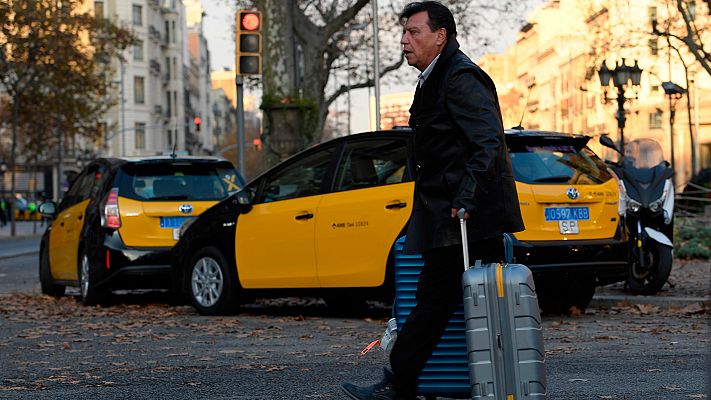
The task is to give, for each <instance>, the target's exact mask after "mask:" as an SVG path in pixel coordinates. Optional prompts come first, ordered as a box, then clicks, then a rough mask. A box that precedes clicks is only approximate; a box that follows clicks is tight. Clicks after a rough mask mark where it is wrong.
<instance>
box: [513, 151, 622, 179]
mask: <svg viewBox="0 0 711 400" xmlns="http://www.w3.org/2000/svg"><path fill="white" fill-rule="evenodd" d="M509 155H510V157H511V165H512V167H513V171H514V178H515V179H516V180H517V181H518V182H522V183H527V184H535V185H544V184H556V183H557V184H570V185H576V184H577V185H597V184H600V183H603V182H606V181H607V180H609V179H610V178H612V176H611V175H610V173H609V172H608V171H607V168H606V167H605V164H604V163H603V162H602V160H600V158H598V156H597V155H595V153H594V152H593V151H592V150H590V149H589V148H588V147H587V146H584V145H583V146H581V145H580V142H574V141H570V142H566V141H561V140H557V141H545V140H535V141H533V140H532V141H531V142H526V141H524V140H517V141H515V142H513V143H509Z"/></svg>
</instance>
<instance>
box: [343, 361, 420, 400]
mask: <svg viewBox="0 0 711 400" xmlns="http://www.w3.org/2000/svg"><path fill="white" fill-rule="evenodd" d="M341 389H343V391H344V392H345V393H346V394H347V395H348V396H349V397H350V398H351V399H355V400H406V399H405V397H402V396H398V394H397V393H396V392H395V386H394V385H393V373H392V371H390V369H388V368H383V380H382V381H380V382H378V383H376V384H374V385H371V386H356V385H354V384H352V383H344V384H342V385H341ZM412 399H413V400H414V399H415V398H414V397H412Z"/></svg>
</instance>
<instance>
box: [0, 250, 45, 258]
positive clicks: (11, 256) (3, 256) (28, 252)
mask: <svg viewBox="0 0 711 400" xmlns="http://www.w3.org/2000/svg"><path fill="white" fill-rule="evenodd" d="M37 253H39V250H30V251H25V252H22V253H14V254H5V255H1V256H0V260H7V259H8V258H15V257H22V256H29V255H32V254H37Z"/></svg>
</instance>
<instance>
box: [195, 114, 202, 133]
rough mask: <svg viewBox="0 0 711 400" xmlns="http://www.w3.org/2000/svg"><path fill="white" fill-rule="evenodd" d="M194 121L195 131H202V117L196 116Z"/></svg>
mask: <svg viewBox="0 0 711 400" xmlns="http://www.w3.org/2000/svg"><path fill="white" fill-rule="evenodd" d="M193 122H195V131H196V132H200V123H201V122H202V119H200V117H195V118H193Z"/></svg>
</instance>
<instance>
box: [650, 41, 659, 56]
mask: <svg viewBox="0 0 711 400" xmlns="http://www.w3.org/2000/svg"><path fill="white" fill-rule="evenodd" d="M649 52H650V53H652V55H653V56H656V55H657V54H658V53H659V41H658V39H657V38H652V39H649Z"/></svg>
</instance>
